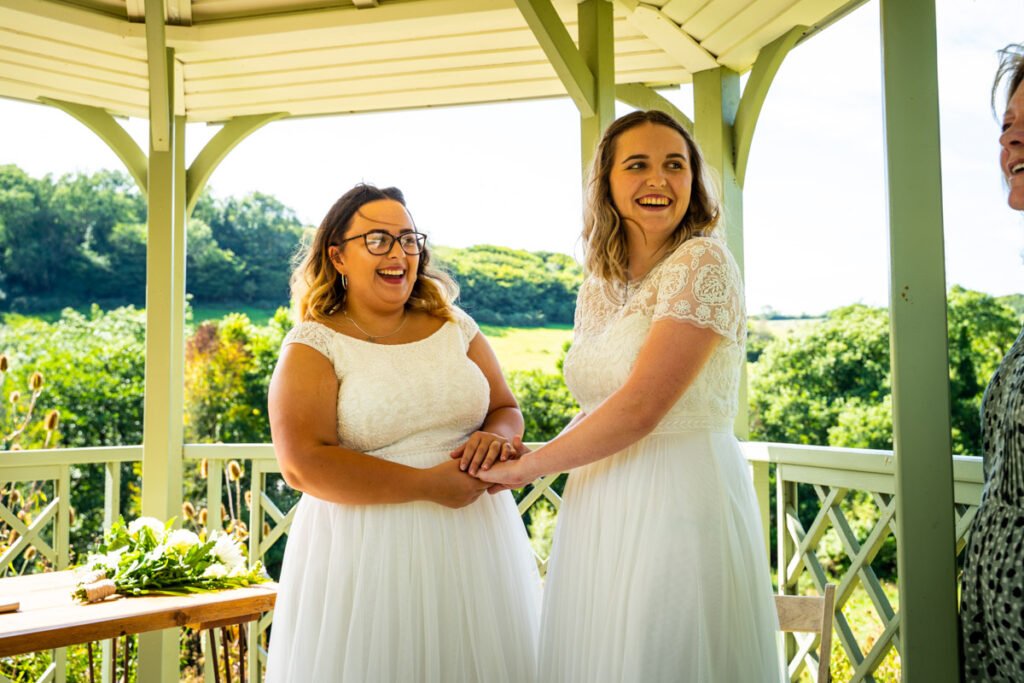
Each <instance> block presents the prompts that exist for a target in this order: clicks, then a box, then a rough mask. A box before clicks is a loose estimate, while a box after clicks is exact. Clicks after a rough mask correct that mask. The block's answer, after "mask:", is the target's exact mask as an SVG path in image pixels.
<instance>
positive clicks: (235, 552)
mask: <svg viewBox="0 0 1024 683" xmlns="http://www.w3.org/2000/svg"><path fill="white" fill-rule="evenodd" d="M213 554H214V555H216V556H217V559H218V560H220V561H221V562H222V563H223V564H224V566H225V567H227V568H228V571H229V572H231V571H233V570H235V569H237V568H239V567H243V568H244V567H245V554H244V553H243V552H242V548H241V546H240V545H239V544H238V541H236V540H235V539H234V538H232V537H231V536H229V535H228V534H220V535H218V536H217V541H216V543H215V544H214V546H213Z"/></svg>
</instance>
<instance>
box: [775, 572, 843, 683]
mask: <svg viewBox="0 0 1024 683" xmlns="http://www.w3.org/2000/svg"><path fill="white" fill-rule="evenodd" d="M835 601H836V587H835V584H831V583H826V584H825V594H824V595H820V596H813V595H776V596H775V609H777V610H778V612H779V629H780V630H782V631H787V632H794V631H795V632H800V633H819V634H821V642H820V644H819V645H818V677H817V681H818V683H828V681H830V680H831V677H832V674H831V671H830V670H829V660H830V659H831V657H832V617H833V616H834V614H835Z"/></svg>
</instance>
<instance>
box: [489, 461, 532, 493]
mask: <svg viewBox="0 0 1024 683" xmlns="http://www.w3.org/2000/svg"><path fill="white" fill-rule="evenodd" d="M533 458H534V456H532V455H531V456H527V457H525V458H520V459H518V460H510V461H508V462H499V463H496V464H495V465H494V466H493V467H491V468H489V469H486V470H480V471H479V472H478V473H477V474H476V475H475V476H476V477H477V479H480V480H481V481H486V482H489V483H491V484H494V485H495V486H492V487H491V488H490V489H488V491H489V492H490V493H496V492H497V491H499V490H504V489H518V488H521V487H523V486H526V485H527V484H529V483H531V482H532V481H533V480H534V479H536V478H537V477H536V476H535V475H534V474H533V472H532V470H531V467H530V465H532V464H533V462H532V461H533ZM495 487H498V488H495Z"/></svg>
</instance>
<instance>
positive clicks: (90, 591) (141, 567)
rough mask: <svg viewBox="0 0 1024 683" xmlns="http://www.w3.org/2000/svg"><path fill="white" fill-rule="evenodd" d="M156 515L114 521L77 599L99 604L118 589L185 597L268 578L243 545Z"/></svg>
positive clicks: (92, 559) (91, 560)
mask: <svg viewBox="0 0 1024 683" xmlns="http://www.w3.org/2000/svg"><path fill="white" fill-rule="evenodd" d="M173 523H174V520H173V519H171V520H169V521H168V522H167V523H166V524H165V523H163V522H161V521H160V520H158V519H155V518H153V517H140V518H139V519H136V520H134V521H133V522H131V523H130V524H125V522H124V519H123V518H122V519H120V520H118V521H117V522H115V523H114V524H113V525H112V526H111V528H110V531H108V532H107V533H106V534H105V535H104V538H103V544H102V545H101V546H100V548H99V553H96V554H90V555H89V557H88V560H87V561H86V563H85V564H84V565H82V567H81V568H82V569H83V570H84V575H83V577H82V579H81V580H80V581H79V582H78V585H77V587H76V588H75V591H74V597H75V598H77V599H78V600H81V601H82V602H96V601H98V600H102V599H103V598H105V597H107V596H110V595H113V594H114V593H120V594H122V595H145V594H147V593H165V594H171V595H185V594H187V593H204V592H208V591H215V590H220V589H223V588H238V587H240V586H248V585H251V584H254V583H261V582H263V581H267V580H268V577H267V575H266V573H265V572H264V571H263V566H262V565H261V564H260V563H259V562H257V563H256V565H255V566H253V567H249V566H248V563H247V561H246V553H245V549H244V548H243V547H242V544H241V543H240V542H239V541H238V540H237V539H235V538H234V537H233V536H230V535H229V534H225V533H223V532H217V531H215V532H213V533H212V534H210V536H209V537H208V538H205V534H204V535H203V536H204V537H200V536H198V535H197V534H195V533H194V532H192V531H189V530H187V529H172V528H171V527H172V525H173Z"/></svg>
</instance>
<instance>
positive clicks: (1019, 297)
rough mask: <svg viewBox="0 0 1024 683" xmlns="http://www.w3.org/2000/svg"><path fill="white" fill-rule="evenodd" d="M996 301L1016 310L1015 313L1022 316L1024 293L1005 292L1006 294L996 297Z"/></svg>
mask: <svg viewBox="0 0 1024 683" xmlns="http://www.w3.org/2000/svg"><path fill="white" fill-rule="evenodd" d="M996 301H998V302H999V303H1001V304H1006V305H1007V306H1009V307H1010V308H1012V309H1013V310H1014V311H1016V312H1017V315H1019V316H1021V317H1024V294H1007V295H1006V296H1000V297H996Z"/></svg>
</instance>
